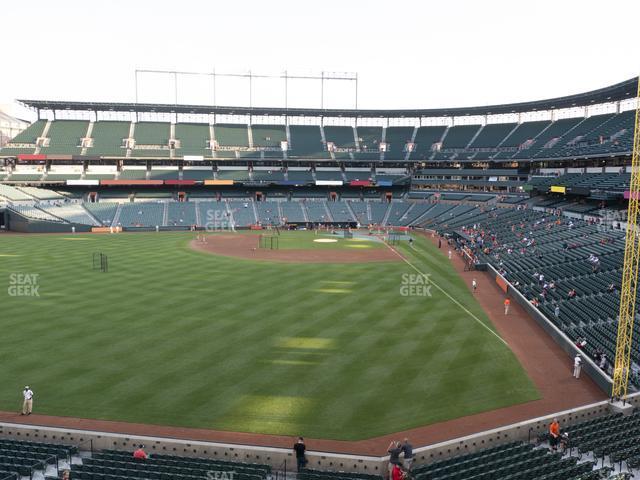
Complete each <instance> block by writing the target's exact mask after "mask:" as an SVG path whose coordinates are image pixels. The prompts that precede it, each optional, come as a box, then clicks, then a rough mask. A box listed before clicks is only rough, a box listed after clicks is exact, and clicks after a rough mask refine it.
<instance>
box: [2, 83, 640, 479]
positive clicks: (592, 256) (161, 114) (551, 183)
mask: <svg viewBox="0 0 640 480" xmlns="http://www.w3.org/2000/svg"><path fill="white" fill-rule="evenodd" d="M157 73H168V74H169V76H173V77H175V79H176V80H175V82H176V92H177V85H178V75H179V74H181V73H180V72H178V71H175V72H157ZM137 75H138V71H136V101H130V102H124V101H104V100H103V99H100V100H96V101H90V100H89V101H80V100H73V99H71V100H59V99H56V100H48V99H34V97H31V96H30V97H31V98H30V97H23V96H16V98H15V104H16V105H18V106H19V107H20V109H21V111H23V112H28V115H27V117H28V121H18V122H17V125H18V126H17V127H16V128H15V129H14V130H13V131H12V132H11V135H9V136H8V137H6V138H4V140H3V141H2V143H0V146H1V148H0V278H2V279H3V280H2V281H3V282H4V288H3V290H2V301H1V305H2V306H1V311H2V314H1V315H0V332H2V349H0V358H1V359H2V367H1V369H0V372H2V375H1V378H2V382H1V384H2V388H0V480H26V479H27V477H28V478H29V480H69V479H74V480H76V479H80V480H174V479H176V480H196V479H208V480H211V479H216V480H271V479H276V480H296V479H299V480H386V479H389V480H401V479H406V480H413V479H415V480H436V479H437V480H589V479H608V478H610V479H629V478H633V477H634V474H635V475H637V474H638V473H637V472H638V471H640V446H639V445H640V444H639V442H638V440H639V439H640V410H638V408H639V407H640V405H639V402H640V394H639V393H637V392H638V389H639V388H640V351H639V345H638V342H639V338H640V337H639V336H638V334H639V333H640V332H638V328H640V327H638V326H637V325H636V324H635V322H634V321H635V319H636V315H637V307H636V303H635V300H636V295H637V289H638V285H637V279H638V269H639V268H640V265H639V263H640V254H639V252H640V238H638V234H637V217H638V205H639V202H640V176H639V172H640V117H639V116H638V108H639V104H638V98H640V90H639V82H638V78H637V77H634V78H631V79H628V80H622V81H620V82H618V83H615V84H612V85H608V86H606V85H603V86H600V88H597V89H595V90H590V91H574V92H572V93H570V94H568V95H564V96H559V97H554V98H546V99H545V98H535V97H531V98H530V99H529V100H528V101H522V102H515V103H498V104H493V105H485V106H476V105H482V103H483V99H482V98H479V99H478V102H477V103H476V105H473V106H470V107H464V106H455V107H451V108H446V107H437V108H422V107H421V106H416V108H411V109H388V108H384V109H375V108H358V107H357V100H356V107H355V108H351V107H345V108H326V107H324V106H321V108H310V107H297V106H289V105H286V106H281V107H265V106H253V105H248V106H247V105H224V104H222V105H218V104H217V103H215V102H213V103H212V104H183V103H180V102H178V101H174V102H164V103H163V102H157V103H147V102H142V101H138V97H137V96H138V88H139V85H138V82H137V80H138V78H137ZM215 75H216V73H213V74H212V76H213V81H214V84H215ZM249 75H250V77H249V81H250V82H251V81H252V78H253V77H251V75H252V74H249ZM229 76H230V77H233V76H232V75H229ZM259 78H260V75H256V76H255V79H253V81H255V80H256V79H259ZM294 78H295V77H294V76H292V77H287V75H286V74H285V76H284V81H285V84H286V82H287V81H290V79H294ZM345 79H346V80H353V79H352V78H350V77H349V78H344V77H343V78H340V79H339V80H345ZM330 80H332V78H331V77H329V76H326V75H325V73H324V72H323V73H322V82H323V85H324V82H325V81H330ZM234 81H238V82H239V81H240V79H239V78H235V79H234ZM355 81H356V82H357V81H358V80H357V76H356V77H355ZM356 88H357V87H356ZM392 93H393V92H387V94H389V95H391V94H392ZM524 93H525V94H526V92H524ZM323 95H324V93H323ZM177 99H178V94H177V93H176V100H177ZM5 116H6V115H5ZM2 119H3V117H2V116H0V120H2ZM0 126H1V124H0ZM2 138H3V137H2V136H1V135H0V140H1V139H2ZM634 332H635V335H633V334H634ZM23 389H24V390H23ZM292 447H293V448H292Z"/></svg>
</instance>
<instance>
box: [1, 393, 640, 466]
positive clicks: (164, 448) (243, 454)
mask: <svg viewBox="0 0 640 480" xmlns="http://www.w3.org/2000/svg"><path fill="white" fill-rule="evenodd" d="M627 401H628V403H630V404H631V405H632V406H633V407H635V408H638V407H640V394H633V395H630V396H629V398H628V400H627ZM610 413H612V408H611V404H610V403H609V402H608V401H606V400H605V401H602V402H598V403H593V404H590V405H585V406H583V407H578V408H574V409H571V410H565V411H562V412H557V413H553V414H550V415H546V416H543V417H538V418H534V419H531V420H526V421H524V422H519V423H514V424H511V425H505V426H503V427H498V428H495V429H492V430H487V431H484V432H480V433H477V434H473V435H468V436H465V437H459V438H455V439H452V440H448V441H445V442H440V443H437V444H433V445H427V446H423V447H418V448H414V454H415V464H416V465H423V464H425V463H433V462H436V461H439V460H444V459H446V458H450V457H455V456H458V455H466V454H468V453H473V452H476V451H479V450H482V449H486V448H491V447H493V446H496V445H501V444H504V443H509V442H515V441H523V442H535V441H536V439H537V437H538V436H539V435H541V434H544V433H546V432H548V428H549V424H550V423H551V420H552V419H553V418H557V419H558V420H559V422H560V425H561V428H566V427H568V426H571V425H575V424H577V423H581V422H584V421H586V420H590V419H593V418H597V417H600V416H603V415H607V414H610ZM400 436H401V434H398V437H400ZM0 438H11V439H16V440H30V441H36V442H38V441H39V442H48V443H59V444H69V445H78V446H79V447H80V449H81V450H86V451H88V450H103V449H118V450H128V451H131V452H133V451H134V450H135V448H137V446H138V445H139V444H141V443H142V444H144V445H145V450H146V451H147V452H148V453H150V454H153V453H161V454H165V455H179V456H185V457H206V458H212V459H218V460H230V461H237V462H246V463H262V464H267V465H271V467H272V468H273V469H274V470H278V471H282V470H283V469H284V467H285V461H286V469H287V471H292V470H295V456H294V454H293V451H292V450H291V449H289V448H277V447H261V446H252V445H240V444H230V443H215V442H201V441H193V440H182V439H175V438H165V437H149V436H141V435H128V434H124V433H105V432H97V431H90V430H81V429H72V428H59V427H47V426H43V425H24V424H17V423H8V422H4V423H0ZM291 442H292V446H293V442H294V439H293V438H292V440H291ZM307 445H308V447H309V448H310V449H309V450H308V451H307V459H308V460H309V463H308V468H311V469H318V470H327V471H344V472H359V473H373V474H380V475H384V474H385V472H386V467H387V463H388V461H389V456H388V455H385V456H365V455H349V454H343V453H333V452H320V451H314V450H313V441H312V440H311V441H307Z"/></svg>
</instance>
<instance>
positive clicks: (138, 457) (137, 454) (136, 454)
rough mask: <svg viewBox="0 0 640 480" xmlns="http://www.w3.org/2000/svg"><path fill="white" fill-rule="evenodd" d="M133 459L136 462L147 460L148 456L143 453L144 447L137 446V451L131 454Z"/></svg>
mask: <svg viewBox="0 0 640 480" xmlns="http://www.w3.org/2000/svg"><path fill="white" fill-rule="evenodd" d="M133 458H135V459H136V460H146V459H147V458H149V455H147V454H146V453H145V451H144V445H139V446H138V448H137V450H136V451H135V452H133Z"/></svg>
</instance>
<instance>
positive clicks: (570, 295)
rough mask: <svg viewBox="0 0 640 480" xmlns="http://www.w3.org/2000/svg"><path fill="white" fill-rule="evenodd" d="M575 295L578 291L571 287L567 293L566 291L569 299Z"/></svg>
mask: <svg viewBox="0 0 640 480" xmlns="http://www.w3.org/2000/svg"><path fill="white" fill-rule="evenodd" d="M577 295H578V292H576V289H575V288H572V289H571V290H569V293H567V298H569V299H571V298H576V296H577Z"/></svg>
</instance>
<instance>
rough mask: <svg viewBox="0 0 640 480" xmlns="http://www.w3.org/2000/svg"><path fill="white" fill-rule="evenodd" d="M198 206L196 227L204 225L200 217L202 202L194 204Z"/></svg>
mask: <svg viewBox="0 0 640 480" xmlns="http://www.w3.org/2000/svg"><path fill="white" fill-rule="evenodd" d="M194 203H195V204H196V225H202V218H201V216H200V205H199V204H200V202H199V201H196V202H194Z"/></svg>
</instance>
